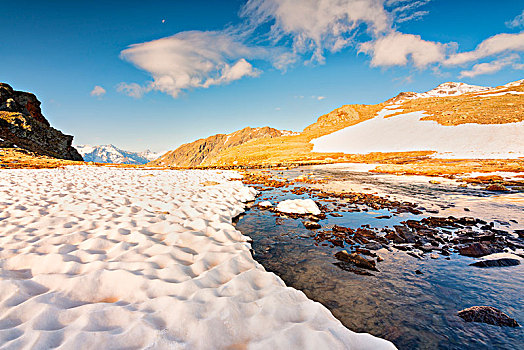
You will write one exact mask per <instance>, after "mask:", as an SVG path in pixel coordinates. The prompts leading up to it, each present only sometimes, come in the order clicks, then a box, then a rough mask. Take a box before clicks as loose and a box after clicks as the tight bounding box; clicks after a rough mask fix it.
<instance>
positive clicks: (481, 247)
mask: <svg viewBox="0 0 524 350" xmlns="http://www.w3.org/2000/svg"><path fill="white" fill-rule="evenodd" d="M500 251H502V250H501V249H499V248H495V247H492V246H489V245H487V244H484V243H472V244H470V245H467V246H464V247H461V248H459V254H461V255H465V256H471V257H474V258H480V257H481V256H485V255H489V254H493V253H498V252H500Z"/></svg>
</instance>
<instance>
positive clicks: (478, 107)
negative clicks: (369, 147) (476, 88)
mask: <svg viewBox="0 0 524 350" xmlns="http://www.w3.org/2000/svg"><path fill="white" fill-rule="evenodd" d="M506 91H519V92H522V91H524V86H522V85H521V86H518V87H514V88H511V89H507V90H506ZM483 95H485V94H479V93H469V94H464V95H460V96H450V97H434V98H419V99H414V100H407V101H404V102H403V103H402V104H401V106H400V108H402V109H403V110H402V111H401V112H398V113H395V114H391V115H389V116H388V117H392V116H395V115H399V114H404V113H410V112H417V111H425V112H426V113H427V114H428V116H426V117H425V118H422V120H434V121H436V122H438V123H439V124H442V125H460V124H466V123H477V124H505V123H516V122H521V121H524V95H513V94H506V95H502V96H492V97H480V96H483Z"/></svg>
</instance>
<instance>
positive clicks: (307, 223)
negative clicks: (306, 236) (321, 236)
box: [303, 221, 322, 230]
mask: <svg viewBox="0 0 524 350" xmlns="http://www.w3.org/2000/svg"><path fill="white" fill-rule="evenodd" d="M303 224H304V226H305V227H306V228H307V229H308V230H316V229H319V228H321V227H322V226H320V224H319V223H318V222H314V221H304V222H303Z"/></svg>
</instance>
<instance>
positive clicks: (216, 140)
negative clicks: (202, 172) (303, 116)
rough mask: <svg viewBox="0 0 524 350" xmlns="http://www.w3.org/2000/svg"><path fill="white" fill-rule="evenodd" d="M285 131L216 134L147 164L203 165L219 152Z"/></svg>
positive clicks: (253, 130) (278, 134)
mask: <svg viewBox="0 0 524 350" xmlns="http://www.w3.org/2000/svg"><path fill="white" fill-rule="evenodd" d="M286 133H289V132H286V131H281V130H277V129H274V128H270V127H267V126H266V127H263V128H250V127H247V128H244V129H242V130H238V131H235V132H233V133H231V134H217V135H213V136H210V137H208V138H205V139H200V140H197V141H194V142H191V143H186V144H184V145H182V146H180V147H178V148H177V149H175V150H174V151H169V152H167V153H166V154H164V155H163V156H162V157H160V158H159V159H157V160H155V161H153V162H151V163H149V164H151V165H157V166H177V167H191V166H199V165H204V163H205V162H206V161H210V160H212V159H213V158H214V157H215V156H217V155H218V154H220V152H222V151H224V150H226V149H228V148H231V147H235V146H238V145H241V144H244V143H246V142H248V141H251V140H256V139H262V138H273V137H280V136H282V135H285V134H286Z"/></svg>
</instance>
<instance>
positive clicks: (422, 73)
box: [0, 0, 524, 151]
mask: <svg viewBox="0 0 524 350" xmlns="http://www.w3.org/2000/svg"><path fill="white" fill-rule="evenodd" d="M322 3H323V4H324V5H326V4H327V5H326V6H325V7H322V6H318V1H316V0H300V1H299V0H251V1H250V2H249V3H248V4H247V5H246V1H239V0H233V1H202V0H200V1H150V2H143V1H141V2H133V1H106V2H105V3H103V2H93V1H89V2H87V1H74V2H71V1H45V2H43V1H17V2H9V3H6V4H3V5H2V12H1V13H0V19H1V20H0V32H1V33H2V38H1V39H0V67H2V69H1V70H0V81H2V82H7V83H9V84H11V85H12V86H13V87H14V88H15V89H18V90H24V91H31V92H34V93H35V94H36V95H37V96H38V98H39V99H40V100H41V101H42V107H43V111H44V115H45V116H46V117H47V118H48V119H49V120H50V122H51V124H52V125H53V126H55V127H56V128H58V129H60V130H62V131H64V132H66V133H68V134H72V135H74V136H75V143H76V144H108V143H112V144H114V145H116V146H118V147H121V148H124V149H128V150H135V151H140V150H144V149H146V148H150V149H152V150H155V151H162V150H168V149H174V148H176V147H177V146H179V145H180V144H182V143H185V142H190V141H193V140H195V139H197V138H201V137H207V136H209V135H212V134H215V133H229V132H232V131H234V130H237V129H240V128H243V127H245V126H265V125H269V126H272V127H276V128H279V129H291V130H295V131H300V130H302V129H303V128H304V127H305V126H307V125H309V124H311V123H312V122H314V121H315V120H316V118H318V116H320V115H322V114H324V113H327V112H329V111H331V110H332V109H334V108H337V107H340V106H341V105H343V104H351V103H378V102H382V101H384V100H386V99H388V98H390V97H392V96H394V95H396V94H397V93H399V92H400V91H426V90H429V89H431V88H433V87H435V86H436V85H438V84H440V83H442V82H446V81H463V82H466V83H470V84H476V85H490V86H496V85H501V84H504V83H506V82H508V81H513V80H518V79H522V78H524V65H523V63H524V59H521V56H523V55H524V52H523V51H524V34H521V33H524V16H523V15H522V14H523V11H524V4H523V3H522V1H520V0H515V1H511V0H505V1H501V2H500V1H499V2H493V1H482V0H480V1H470V0H467V1H466V0H465V1H447V0H440V1H439V0H433V1H427V0H422V1H405V0H386V1H380V0H360V1H352V0H325V1H323V2H322ZM503 33H506V34H507V35H501V34H503ZM490 38H491V39H490ZM159 39H161V40H159ZM131 45H135V46H132V47H131V48H130V46H131ZM96 86H98V87H99V88H96V89H95V87H96ZM97 92H98V93H97ZM129 95H132V96H129Z"/></svg>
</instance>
